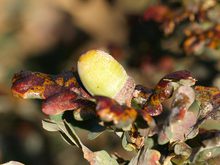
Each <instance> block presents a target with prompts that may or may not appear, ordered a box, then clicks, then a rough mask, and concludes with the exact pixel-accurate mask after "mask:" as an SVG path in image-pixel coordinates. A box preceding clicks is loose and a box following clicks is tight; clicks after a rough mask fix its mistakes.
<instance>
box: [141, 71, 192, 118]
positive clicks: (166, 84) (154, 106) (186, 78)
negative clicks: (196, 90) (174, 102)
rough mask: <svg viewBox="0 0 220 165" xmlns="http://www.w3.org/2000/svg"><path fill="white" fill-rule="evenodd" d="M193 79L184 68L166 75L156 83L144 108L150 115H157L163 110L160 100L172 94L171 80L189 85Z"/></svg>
mask: <svg viewBox="0 0 220 165" xmlns="http://www.w3.org/2000/svg"><path fill="white" fill-rule="evenodd" d="M195 81H196V80H195V79H194V78H193V77H192V75H191V73H190V72H189V71H186V70H183V71H177V72H173V73H170V74H168V75H166V76H165V77H163V78H162V79H161V80H160V81H159V83H158V84H157V85H156V87H155V89H154V92H153V94H152V95H151V96H150V97H149V100H148V101H147V102H146V104H145V105H144V110H145V111H146V112H147V113H149V114H150V115H151V116H157V115H159V114H160V113H161V112H162V111H163V106H162V102H163V101H165V100H166V99H169V98H170V97H171V96H172V93H173V88H174V87H173V84H172V82H176V83H179V84H186V85H189V86H191V85H194V84H195Z"/></svg>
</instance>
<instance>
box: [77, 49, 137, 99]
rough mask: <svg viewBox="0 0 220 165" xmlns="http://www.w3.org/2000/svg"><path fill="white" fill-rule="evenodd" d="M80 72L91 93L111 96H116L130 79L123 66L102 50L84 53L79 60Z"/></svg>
mask: <svg viewBox="0 0 220 165" xmlns="http://www.w3.org/2000/svg"><path fill="white" fill-rule="evenodd" d="M78 73H79V77H80V79H81V81H82V83H83V85H84V86H85V88H86V89H87V90H88V92H89V93H91V94H92V95H101V96H107V97H111V98H116V97H117V96H118V94H119V93H120V91H122V89H123V88H124V87H125V84H126V83H127V81H128V80H129V79H130V78H129V76H128V75H127V73H126V71H125V70H124V68H123V66H122V65H121V64H119V63H118V62H117V61H116V60H115V59H114V58H113V57H112V56H111V55H109V54H108V53H106V52H104V51H101V50H90V51H88V52H86V53H85V54H83V55H82V56H81V57H80V58H79V61H78ZM132 88H133V86H132ZM126 90H127V88H126ZM128 91H129V90H128ZM123 92H124V91H123ZM124 101H125V100H124V99H122V101H119V102H124Z"/></svg>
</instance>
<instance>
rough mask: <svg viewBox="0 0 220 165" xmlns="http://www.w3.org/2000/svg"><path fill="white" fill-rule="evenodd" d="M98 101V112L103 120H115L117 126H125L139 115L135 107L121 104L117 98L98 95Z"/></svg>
mask: <svg viewBox="0 0 220 165" xmlns="http://www.w3.org/2000/svg"><path fill="white" fill-rule="evenodd" d="M95 98H96V101H97V106H96V110H97V114H98V115H99V117H100V118H101V120H103V121H105V122H113V123H114V124H115V125H116V127H118V128H123V127H126V126H129V125H130V124H131V123H133V122H134V121H135V119H136V117H137V112H136V110H135V109H133V108H130V107H127V106H121V105H120V104H118V103H117V102H116V101H115V100H113V99H111V98H108V97H104V96H96V97H95Z"/></svg>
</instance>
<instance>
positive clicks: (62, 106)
mask: <svg viewBox="0 0 220 165" xmlns="http://www.w3.org/2000/svg"><path fill="white" fill-rule="evenodd" d="M77 97H78V95H77V94H76V93H74V92H71V91H68V90H66V91H63V92H61V93H57V94H55V95H53V96H51V97H49V98H48V99H47V100H45V101H44V102H43V104H42V111H43V112H44V113H45V114H47V115H55V114H59V113H61V112H63V111H66V110H73V109H76V108H78V107H79V106H80V105H79V104H78V103H76V102H74V100H76V99H77Z"/></svg>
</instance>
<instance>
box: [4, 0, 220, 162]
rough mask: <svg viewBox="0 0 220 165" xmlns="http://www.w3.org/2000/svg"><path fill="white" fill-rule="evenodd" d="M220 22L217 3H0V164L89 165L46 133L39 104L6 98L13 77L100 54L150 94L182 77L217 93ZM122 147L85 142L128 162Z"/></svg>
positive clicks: (108, 139)
mask: <svg viewBox="0 0 220 165" xmlns="http://www.w3.org/2000/svg"><path fill="white" fill-rule="evenodd" d="M219 17H220V2H219V1H218V0H137V1H134V0H120V1H117V0H37V1H30V0H1V1H0V163H4V162H7V161H9V160H17V161H20V162H22V163H25V164H31V165H38V164H40V165H44V164H50V165H69V164H77V163H79V162H80V164H87V162H86V161H85V160H83V158H82V157H83V156H82V153H81V152H80V151H79V150H78V149H77V148H74V147H71V146H68V145H67V144H66V143H65V142H64V141H63V140H62V139H61V138H60V136H59V135H58V134H56V133H55V134H54V133H48V132H46V131H45V130H43V128H42V127H41V120H42V119H44V118H45V117H46V116H44V115H43V114H42V113H41V106H40V102H39V101H36V100H22V99H18V98H14V97H13V96H12V95H11V92H10V87H11V79H12V76H13V74H14V73H16V72H19V71H20V70H31V71H39V72H44V73H48V74H58V73H60V72H62V71H64V70H69V69H71V68H75V67H76V61H77V59H78V57H79V56H80V55H81V54H82V53H84V52H85V51H87V50H90V49H103V50H106V51H108V52H109V53H110V54H111V55H112V56H114V57H115V58H116V59H117V60H118V61H120V63H121V64H122V65H123V66H124V67H125V68H126V70H127V72H128V74H129V75H130V76H132V77H134V79H135V80H136V82H137V84H143V85H145V86H147V87H154V85H155V84H156V83H157V82H158V81H159V80H160V78H162V77H163V76H164V75H165V74H167V73H170V72H172V71H176V70H182V69H186V70H189V71H191V72H192V73H193V75H194V76H195V77H196V78H197V80H199V81H198V83H197V84H200V85H205V86H217V87H220V73H219V71H220V19H219ZM79 134H80V136H81V137H83V136H84V133H83V132H80V131H79ZM97 141H98V142H97ZM119 142H120V139H118V138H117V137H116V136H113V135H111V134H107V133H106V134H104V135H101V137H99V138H98V139H97V140H96V142H94V141H88V140H86V138H84V143H85V145H87V146H88V147H90V148H91V149H93V150H94V151H95V150H101V149H105V150H107V151H109V152H110V153H111V152H114V151H116V152H119V153H120V154H122V155H125V156H127V157H128V158H129V154H131V153H125V152H122V149H121V145H120V143H119ZM94 144H95V145H94Z"/></svg>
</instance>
